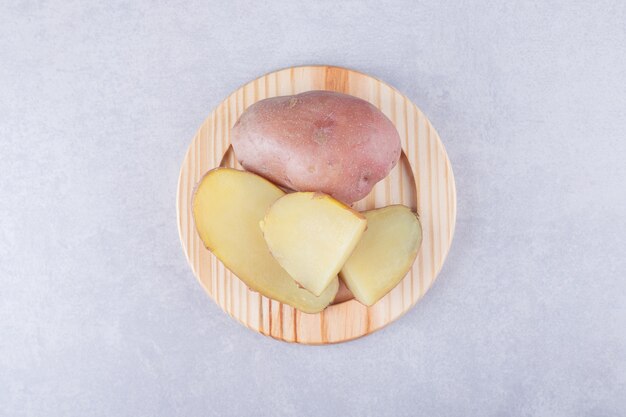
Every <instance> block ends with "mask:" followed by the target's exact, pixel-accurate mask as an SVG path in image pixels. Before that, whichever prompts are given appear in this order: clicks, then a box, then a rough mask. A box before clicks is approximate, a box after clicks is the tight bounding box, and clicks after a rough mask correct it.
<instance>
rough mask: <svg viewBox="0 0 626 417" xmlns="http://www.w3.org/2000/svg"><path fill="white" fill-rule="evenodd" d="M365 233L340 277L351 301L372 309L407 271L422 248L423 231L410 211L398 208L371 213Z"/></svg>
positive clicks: (369, 213)
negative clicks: (348, 291) (349, 292)
mask: <svg viewBox="0 0 626 417" xmlns="http://www.w3.org/2000/svg"><path fill="white" fill-rule="evenodd" d="M363 214H364V215H365V217H366V218H367V230H366V231H365V233H364V234H363V237H362V238H361V240H360V242H359V244H358V245H357V247H356V249H355V250H354V252H353V253H352V255H351V256H350V258H348V261H347V262H346V264H345V265H344V266H343V268H342V269H341V272H340V276H341V278H342V279H343V281H344V282H345V283H346V285H347V286H348V288H349V289H350V291H352V293H353V294H354V297H355V298H356V299H357V300H358V301H359V302H361V303H362V304H365V305H367V306H371V305H373V304H374V303H376V302H377V301H378V300H380V299H381V298H382V297H383V296H384V295H385V294H387V293H388V292H389V291H391V290H392V289H393V287H395V286H396V285H397V284H398V283H399V282H400V281H401V280H402V278H404V276H405V275H406V273H407V272H408V271H409V269H410V268H411V266H412V265H413V262H414V261H415V257H416V256H417V252H418V250H419V248H420V245H421V244H422V227H421V225H420V222H419V220H418V218H417V216H416V214H415V213H413V212H412V211H411V209H410V208H408V207H405V206H400V205H395V206H389V207H384V208H381V209H376V210H370V211H366V212H364V213H363Z"/></svg>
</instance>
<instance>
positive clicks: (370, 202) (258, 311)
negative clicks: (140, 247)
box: [177, 65, 456, 344]
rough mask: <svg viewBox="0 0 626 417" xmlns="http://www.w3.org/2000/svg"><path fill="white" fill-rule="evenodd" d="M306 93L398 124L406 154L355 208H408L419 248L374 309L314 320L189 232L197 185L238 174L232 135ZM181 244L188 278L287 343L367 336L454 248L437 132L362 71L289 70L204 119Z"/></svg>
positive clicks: (349, 304) (333, 311) (409, 302)
mask: <svg viewBox="0 0 626 417" xmlns="http://www.w3.org/2000/svg"><path fill="white" fill-rule="evenodd" d="M309 90H332V91H338V92H342V93H347V94H351V95H353V96H356V97H360V98H362V99H364V100H367V101H369V102H370V103H372V104H373V105H375V106H376V107H378V108H379V109H380V110H381V111H382V112H383V113H385V115H386V116H387V117H389V119H390V120H391V121H392V122H393V123H394V124H395V125H396V128H397V129H398V132H399V133H400V138H401V141H402V149H403V154H402V156H401V159H400V162H399V163H398V165H397V166H396V167H395V168H394V169H393V170H392V171H391V173H390V174H389V175H388V176H387V178H385V179H384V180H382V181H380V182H379V183H378V184H376V186H375V187H374V189H373V190H372V192H371V193H370V194H369V195H368V196H367V197H366V198H364V199H363V200H361V201H358V202H356V203H355V204H354V205H353V207H354V208H355V209H357V210H368V209H372V208H376V207H384V206H387V205H390V204H404V205H407V206H409V207H412V208H413V209H414V210H416V211H417V213H418V214H419V218H420V221H421V223H422V228H423V242H422V247H421V249H420V252H419V254H418V256H417V259H416V261H415V263H414V264H413V267H412V269H411V270H410V271H409V273H408V274H407V275H406V276H405V277H404V279H403V280H402V281H401V282H400V283H399V284H398V285H397V286H396V287H395V288H394V289H393V290H392V291H391V292H390V293H389V294H387V295H386V296H385V297H383V298H382V299H381V300H380V301H379V302H378V303H376V304H375V305H373V306H372V307H365V306H363V305H362V304H360V303H358V302H357V301H355V300H349V301H345V302H341V303H337V304H334V305H331V306H329V307H328V308H327V309H326V310H324V311H323V312H321V313H318V314H306V313H302V312H300V311H298V310H296V309H294V308H293V307H290V306H288V305H286V304H282V303H279V302H277V301H274V300H271V299H268V298H266V297H264V296H262V295H260V294H259V293H257V292H254V291H251V290H250V289H248V287H247V286H246V285H245V284H244V283H243V282H242V281H240V280H239V279H238V278H237V277H236V276H235V275H234V274H232V273H231V272H230V271H229V270H228V269H226V268H225V267H224V265H223V264H222V263H221V262H220V261H219V260H218V259H217V258H216V257H215V256H213V254H212V253H211V252H209V251H208V250H207V249H206V248H205V247H204V246H203V244H202V242H201V241H200V238H199V237H198V234H197V233H196V231H195V226H194V224H193V217H192V214H191V199H192V195H193V190H194V187H195V185H196V183H197V182H198V181H199V180H200V178H202V176H203V175H204V174H205V173H206V172H207V171H208V170H210V169H212V168H215V167H218V166H228V167H233V168H238V169H242V168H241V166H240V165H239V164H238V163H237V161H236V159H235V156H234V153H233V151H232V148H231V147H230V129H231V127H232V126H233V125H234V124H235V122H236V121H237V119H238V118H239V116H240V115H241V113H242V112H243V111H244V110H245V109H246V108H247V107H248V106H250V105H251V104H253V103H254V102H256V101H259V100H262V99H265V98H268V97H275V96H284V95H291V94H297V93H302V92H304V91H309ZM177 215H178V229H179V233H180V239H181V242H182V245H183V249H184V251H185V255H186V256H187V260H188V261H189V264H190V265H191V268H192V269H193V272H194V274H195V275H196V277H197V278H198V280H199V281H200V283H201V284H202V286H203V287H204V289H205V290H206V292H207V293H208V294H209V295H210V296H211V297H212V298H213V300H215V302H216V303H218V304H219V305H220V307H222V309H224V311H226V312H227V313H228V314H230V315H231V316H232V317H234V318H236V319H237V320H239V321H240V322H241V323H243V324H244V325H246V326H247V327H249V328H250V329H253V330H255V331H257V332H260V333H262V334H264V335H267V336H271V337H273V338H276V339H280V340H284V341H287V342H298V343H306V344H327V343H337V342H343V341H347V340H351V339H354V338H357V337H360V336H364V335H367V334H369V333H372V332H373V331H375V330H378V329H380V328H381V327H383V326H385V325H387V324H389V323H391V322H392V321H394V320H395V319H397V318H398V317H400V316H401V315H402V314H403V313H405V312H406V311H408V310H409V309H410V308H411V307H412V306H413V305H414V304H415V303H416V302H417V301H418V300H419V299H420V298H421V297H422V296H423V295H424V294H425V293H426V291H428V289H429V288H430V287H431V285H432V284H433V282H434V280H435V278H436V277H437V273H438V272H439V270H440V269H441V266H442V265H443V262H444V260H445V258H446V255H447V253H448V249H449V248H450V244H451V242H452V236H453V234H454V225H455V219H456V189H455V185H454V177H453V174H452V168H451V166H450V161H449V160H448V156H447V155H446V151H445V149H444V147H443V144H442V143H441V140H440V139H439V135H438V134H437V132H436V131H435V129H434V128H433V127H432V125H431V124H430V122H429V121H428V119H427V118H426V117H425V116H424V115H423V114H422V112H421V111H420V110H419V109H418V108H417V106H415V105H414V104H413V103H411V101H410V100H409V99H408V98H406V97H405V96H404V95H402V94H401V93H399V92H398V91H397V90H395V89H394V88H392V87H390V86H389V85H387V84H385V83H383V82H382V81H380V80H377V79H375V78H373V77H370V76H368V75H366V74H363V73H360V72H357V71H353V70H349V69H345V68H339V67H332V66H323V65H320V66H302V67H293V68H286V69H283V70H280V71H276V72H272V73H270V74H267V75H264V76H262V77H260V78H258V79H256V80H254V81H252V82H249V83H248V84H246V85H244V86H243V87H241V88H239V89H238V90H237V91H235V92H234V93H232V94H231V95H230V96H229V97H228V98H227V99H226V100H224V101H223V102H222V103H221V104H220V105H219V106H217V108H216V109H215V110H214V111H213V112H212V113H211V114H210V115H209V117H208V118H207V119H206V120H205V121H204V123H203V124H202V126H201V127H200V130H199V131H198V133H197V134H196V136H195V137H194V138H193V141H192V142H191V145H190V146H189V149H188V150H187V154H186V155H185V159H184V161H183V164H182V167H181V170H180V178H179V181H178V195H177Z"/></svg>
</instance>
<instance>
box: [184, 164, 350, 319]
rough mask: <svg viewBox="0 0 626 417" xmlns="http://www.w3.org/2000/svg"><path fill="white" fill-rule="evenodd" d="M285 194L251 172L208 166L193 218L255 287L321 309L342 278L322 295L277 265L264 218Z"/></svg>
mask: <svg viewBox="0 0 626 417" xmlns="http://www.w3.org/2000/svg"><path fill="white" fill-rule="evenodd" d="M284 194H285V193H284V192H283V191H282V190H280V189H279V188H278V187H276V186H275V185H273V184H272V183H270V182H269V181H267V180H265V179H263V178H261V177H259V176H258V175H255V174H252V173H250V172H243V171H238V170H234V169H230V168H217V169H214V170H212V171H209V172H208V173H207V174H206V175H205V176H204V178H202V180H201V181H200V183H199V184H198V186H197V188H196V191H195V194H194V197H193V218H194V221H195V225H196V230H197V231H198V234H199V235H200V238H201V239H202V241H203V242H204V245H205V246H206V247H207V248H208V249H209V250H210V251H211V252H213V253H214V254H215V256H217V257H218V258H219V259H220V260H221V261H222V263H224V265H225V266H226V267H227V268H228V269H230V270H231V271H232V272H233V273H234V274H235V275H237V276H238V277H239V278H240V279H241V280H242V281H243V282H244V283H245V284H246V285H247V286H248V287H250V289H252V290H254V291H258V292H259V293H261V294H263V295H265V296H266V297H269V298H273V299H274V300H277V301H280V302H282V303H285V304H289V305H291V306H293V307H295V308H297V309H298V310H300V311H303V312H305V313H316V312H319V311H322V310H323V309H324V308H325V307H326V306H328V304H330V302H331V301H332V300H333V298H334V297H335V294H336V293H337V289H338V288H339V282H338V279H337V278H335V279H331V280H330V282H329V285H328V286H327V287H326V289H325V290H324V291H323V292H321V293H320V294H319V297H318V296H315V295H313V294H312V293H310V292H309V291H307V290H305V289H303V288H300V287H299V286H298V284H297V283H296V282H295V281H294V280H293V279H292V278H291V277H290V276H289V274H288V273H287V272H286V271H285V270H284V269H283V268H282V267H281V266H280V265H279V264H278V262H277V261H276V260H275V259H274V257H273V256H272V255H271V254H270V251H269V249H268V247H267V244H266V243H265V239H263V234H262V233H261V229H260V228H259V222H260V221H261V220H262V219H263V216H265V213H266V212H267V210H268V209H269V207H270V206H271V205H272V203H274V202H275V201H276V200H278V199H279V198H280V197H282V196H283V195H284Z"/></svg>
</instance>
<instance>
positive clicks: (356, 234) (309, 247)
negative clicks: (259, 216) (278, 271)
mask: <svg viewBox="0 0 626 417" xmlns="http://www.w3.org/2000/svg"><path fill="white" fill-rule="evenodd" d="M366 224H367V221H366V220H365V217H363V216H362V215H361V214H360V213H359V212H357V211H354V210H352V209H351V208H350V207H348V206H346V205H344V204H342V203H340V202H339V201H337V200H335V199H334V198H332V197H330V196H329V195H326V194H321V193H312V192H300V193H292V194H287V195H285V196H284V197H281V198H279V199H278V200H276V202H275V203H274V204H272V206H271V207H270V209H269V211H268V212H267V214H266V215H265V220H264V221H263V222H262V223H261V230H263V236H264V237H265V241H266V242H267V246H268V247H269V248H270V252H272V255H274V258H276V260H277V261H278V263H279V264H281V265H282V267H283V268H285V270H286V271H287V272H288V273H289V275H291V276H292V277H293V279H295V280H296V281H297V282H298V283H299V284H300V285H302V286H303V287H304V288H306V289H307V290H309V291H311V292H312V293H313V294H314V295H317V296H319V295H320V294H322V293H323V292H324V291H325V289H326V287H327V286H328V285H329V284H330V283H331V282H334V280H336V279H337V273H338V272H339V270H340V269H341V267H342V266H343V264H344V263H345V262H346V259H348V256H350V254H351V253H352V251H353V250H354V248H355V246H356V245H357V243H358V242H359V239H360V238H361V235H362V234H363V231H364V230H365V226H366Z"/></svg>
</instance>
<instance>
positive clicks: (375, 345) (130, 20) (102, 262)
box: [0, 0, 626, 417]
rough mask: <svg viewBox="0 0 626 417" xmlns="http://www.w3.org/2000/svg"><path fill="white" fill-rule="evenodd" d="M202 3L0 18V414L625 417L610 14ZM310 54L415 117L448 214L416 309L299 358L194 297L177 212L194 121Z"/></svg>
mask: <svg viewBox="0 0 626 417" xmlns="http://www.w3.org/2000/svg"><path fill="white" fill-rule="evenodd" d="M88 3H90V4H88ZM207 3H210V2H202V1H195V2H194V1H192V2H182V1H181V2H178V1H170V2H164V1H159V2H152V1H117V0H114V1H104V2H95V1H94V2H83V1H3V2H2V3H1V5H0V285H1V287H0V415H2V416H11V417H13V416H48V417H55V416H142V415H145V416H221V417H223V416H244V415H254V416H270V415H275V416H323V415H326V416H344V415H358V416H418V415H423V416H470V415H472V416H504V415H511V416H624V415H626V330H625V329H626V250H625V246H626V241H625V240H626V213H625V212H626V185H625V182H626V163H625V162H624V159H625V158H626V133H625V132H626V57H625V52H624V51H625V49H624V45H625V44H626V30H625V22H626V6H625V3H624V2H623V1H621V0H612V1H599V2H582V1H576V2H573V1H566V0H560V1H554V2H544V1H534V2H495V1H494V2H480V3H478V2H423V1H417V2H410V1H398V2H393V1H371V2H356V1H346V2H339V1H338V2H335V1H315V2H314V1H311V2H306V3H304V2H303V3H299V4H298V3H295V2H288V1H271V2H243V1H229V2H220V3H221V5H220V4H218V2H213V4H211V5H208V4H207ZM264 3H267V4H264ZM309 63H328V64H335V65H342V66H347V67H351V68H355V69H358V70H361V71H364V72H367V73H369V74H372V75H374V76H377V77H380V78H382V79H384V80H385V81H387V82H389V83H391V84H392V85H394V86H396V87H397V88H399V89H400V90H401V91H403V92H404V93H405V94H407V95H408V96H409V97H410V98H411V99H412V100H413V101H414V102H415V103H417V104H418V105H419V106H420V107H421V108H422V110H423V111H424V112H425V113H426V114H427V115H428V116H429V118H430V119H431V121H432V122H433V124H434V125H435V126H436V128H437V129H438V131H439V133H440V135H441V137H442V139H443V141H444V143H445V145H446V147H447V150H448V153H449V155H450V159H451V161H452V164H453V167H454V170H455V173H456V179H457V187H458V198H459V201H458V222H457V229H456V237H455V241H454V243H453V246H452V250H451V253H450V256H449V258H448V261H447V262H446V264H445V266H444V268H443V271H442V273H441V275H440V277H439V279H438V281H437V282H436V284H435V285H434V287H433V289H432V290H431V291H430V292H429V293H428V294H427V296H426V297H425V299H424V300H423V302H421V303H420V304H418V305H417V306H416V307H415V308H414V309H413V310H411V312H410V313H408V314H407V315H406V316H404V317H403V318H402V319H400V320H398V321H397V322H396V323H394V324H393V325H391V326H389V327H387V328H386V329H384V330H382V331H380V332H378V333H375V334H373V335H371V336H369V337H366V338H363V339H360V340H357V341H354V342H350V343H346V344H341V345H336V346H328V347H317V348H312V347H306V346H298V345H288V344H285V343H280V342H276V341H273V340H271V339H268V338H265V337H263V336H260V335H257V334H255V333H253V332H251V331H249V330H247V329H245V328H244V327H242V326H240V325H239V324H237V323H236V322H235V321H233V320H232V319H230V318H229V317H228V316H227V315H226V314H224V313H222V311H221V310H220V309H219V308H218V307H217V306H216V305H215V304H214V303H213V302H212V301H210V299H209V298H208V297H207V296H206V295H205V294H204V292H203V291H202V290H201V288H200V286H199V285H198V284H197V283H196V281H195V279H194V277H193V276H192V274H191V271H190V269H189V268H188V266H187V264H186V262H185V259H184V256H183V254H182V250H181V248H180V244H179V241H178V234H177V230H176V221H175V198H174V197H175V192H176V181H177V175H178V168H179V166H180V163H181V161H182V158H183V154H184V152H185V149H186V147H187V145H188V143H189V141H190V139H191V137H192V136H193V134H194V133H195V130H196V128H197V127H198V126H199V125H200V123H201V122H202V120H203V119H204V117H205V116H206V115H207V114H208V113H209V112H210V111H211V109H212V108H213V107H214V106H215V105H217V104H218V103H219V102H220V101H221V100H222V99H223V98H224V97H225V96H226V95H228V94H229V93H230V92H231V91H232V90H234V89H235V88H237V87H238V86H240V85H241V84H242V83H244V82H246V81H248V80H250V79H253V78H255V77H257V76H259V75H261V74H263V73H265V72H268V71H272V70H275V69H278V68H282V67H285V66H291V65H298V64H309Z"/></svg>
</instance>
